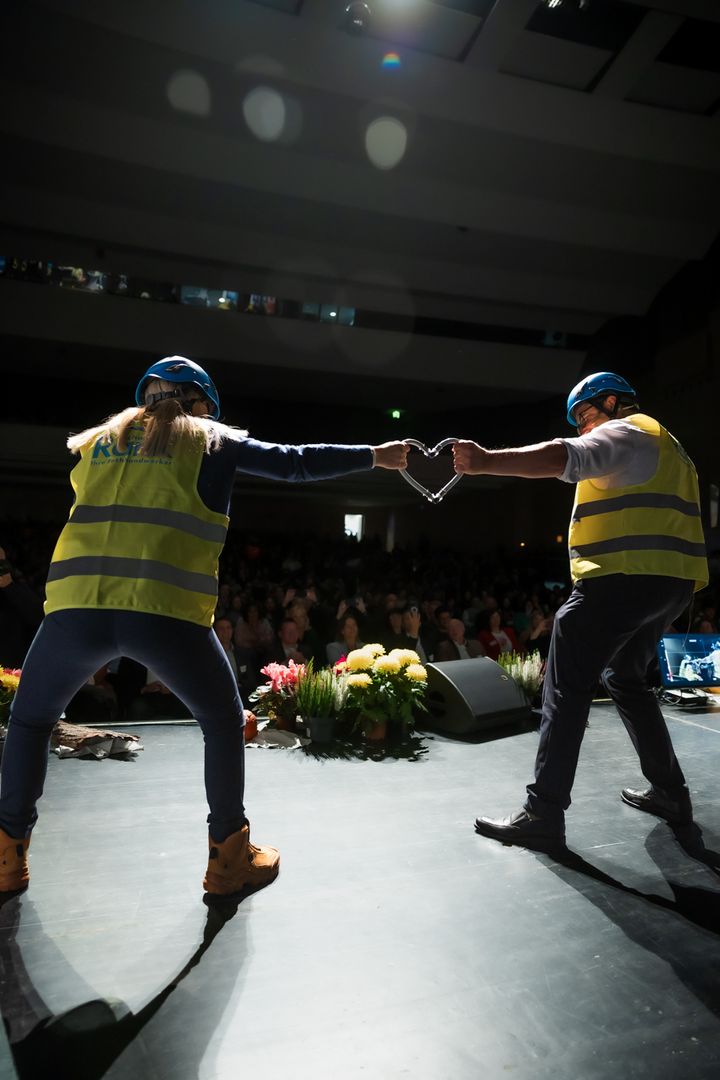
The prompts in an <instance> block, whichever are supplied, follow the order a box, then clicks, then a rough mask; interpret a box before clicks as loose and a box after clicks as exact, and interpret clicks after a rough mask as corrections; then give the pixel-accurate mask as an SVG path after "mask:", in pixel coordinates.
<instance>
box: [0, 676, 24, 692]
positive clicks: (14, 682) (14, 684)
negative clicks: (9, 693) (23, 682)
mask: <svg viewBox="0 0 720 1080" xmlns="http://www.w3.org/2000/svg"><path fill="white" fill-rule="evenodd" d="M19 682H20V676H19V675H10V674H9V673H5V674H3V675H0V686H4V687H5V689H6V690H17V688H18V683H19Z"/></svg>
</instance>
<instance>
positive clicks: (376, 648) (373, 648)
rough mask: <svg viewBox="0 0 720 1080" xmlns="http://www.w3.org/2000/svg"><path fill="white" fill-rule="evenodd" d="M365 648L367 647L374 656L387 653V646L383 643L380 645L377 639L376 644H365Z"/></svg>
mask: <svg viewBox="0 0 720 1080" xmlns="http://www.w3.org/2000/svg"><path fill="white" fill-rule="evenodd" d="M363 649H365V650H366V651H367V652H369V653H372V655H373V656H384V655H385V647H384V646H383V645H379V644H378V643H377V641H376V642H375V644H374V645H363Z"/></svg>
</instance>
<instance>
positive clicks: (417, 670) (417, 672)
mask: <svg viewBox="0 0 720 1080" xmlns="http://www.w3.org/2000/svg"><path fill="white" fill-rule="evenodd" d="M405 678H406V679H410V681H411V682H427V671H426V670H425V668H424V667H423V666H422V664H409V665H408V667H406V668H405Z"/></svg>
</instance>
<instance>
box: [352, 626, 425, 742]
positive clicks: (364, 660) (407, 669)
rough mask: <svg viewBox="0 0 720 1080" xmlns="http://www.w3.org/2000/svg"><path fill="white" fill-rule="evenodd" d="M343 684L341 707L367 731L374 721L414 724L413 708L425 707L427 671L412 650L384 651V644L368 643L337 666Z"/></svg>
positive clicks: (408, 725) (355, 650)
mask: <svg viewBox="0 0 720 1080" xmlns="http://www.w3.org/2000/svg"><path fill="white" fill-rule="evenodd" d="M338 668H339V669H340V674H341V677H342V681H343V683H344V695H343V701H342V709H343V711H344V712H347V713H349V714H350V715H351V716H353V718H354V720H355V724H356V726H358V727H360V728H362V729H363V730H364V731H365V733H366V734H368V733H369V731H370V730H371V729H372V727H373V725H375V724H382V723H383V722H389V723H395V724H399V725H401V726H402V727H403V728H410V727H412V726H413V723H414V717H413V709H414V708H418V709H423V710H425V708H426V706H425V692H426V689H427V671H426V670H425V668H424V666H423V665H422V664H421V663H420V657H419V656H418V654H417V653H416V652H414V651H413V650H412V649H393V650H392V651H391V652H389V653H387V654H386V653H385V649H384V648H383V647H382V645H365V646H363V648H361V649H353V650H352V652H350V653H348V655H347V658H346V660H345V661H344V663H342V662H341V663H340V664H338V665H336V669H338Z"/></svg>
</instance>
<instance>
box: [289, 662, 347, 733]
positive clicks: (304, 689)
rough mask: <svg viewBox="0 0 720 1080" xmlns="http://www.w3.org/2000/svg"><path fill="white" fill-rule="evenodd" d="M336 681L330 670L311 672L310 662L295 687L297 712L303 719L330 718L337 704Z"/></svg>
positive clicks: (337, 690)
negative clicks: (312, 717) (313, 717)
mask: <svg viewBox="0 0 720 1080" xmlns="http://www.w3.org/2000/svg"><path fill="white" fill-rule="evenodd" d="M338 693H339V688H338V679H337V676H336V675H335V674H334V672H332V671H330V670H324V669H323V670H321V671H313V666H312V662H311V663H309V664H308V665H307V668H306V670H305V674H304V675H302V676H301V677H300V679H299V680H298V685H297V693H296V697H295V700H296V705H297V711H298V712H299V713H300V715H301V716H302V717H303V718H304V719H306V720H307V719H309V717H311V716H317V717H322V716H332V715H333V714H334V713H335V712H336V709H337V704H338Z"/></svg>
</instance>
